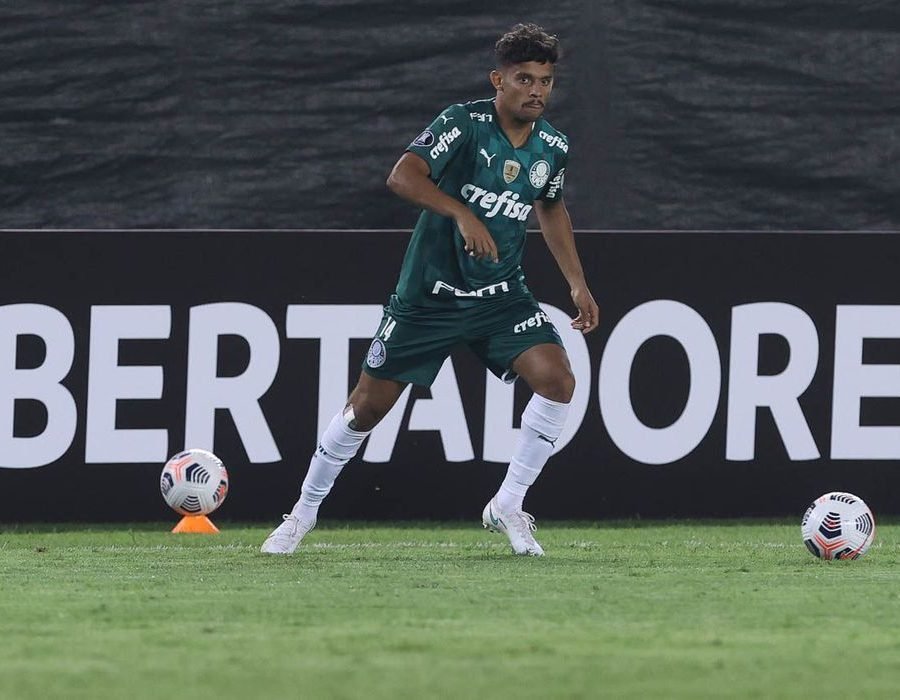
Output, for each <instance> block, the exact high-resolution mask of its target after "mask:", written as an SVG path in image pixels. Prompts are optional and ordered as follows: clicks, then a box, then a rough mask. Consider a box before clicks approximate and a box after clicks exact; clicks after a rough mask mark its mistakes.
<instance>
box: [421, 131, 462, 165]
mask: <svg viewBox="0 0 900 700" xmlns="http://www.w3.org/2000/svg"><path fill="white" fill-rule="evenodd" d="M460 136H462V132H461V131H460V130H459V127H458V126H454V127H453V128H452V129H450V131H445V132H444V133H443V134H441V135H440V137H439V138H438V141H437V144H436V145H435V147H434V148H432V149H431V151H429V154H430V155H431V160H436V159H437V158H438V156H440V155H441V153H447V152H448V151H449V150H450V144H451V143H453V142H454V141H456V139H457V138H459V137H460Z"/></svg>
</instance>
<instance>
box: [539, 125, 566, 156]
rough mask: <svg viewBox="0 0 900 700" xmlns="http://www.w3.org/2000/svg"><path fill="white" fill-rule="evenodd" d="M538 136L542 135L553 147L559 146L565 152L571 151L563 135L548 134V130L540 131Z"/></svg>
mask: <svg viewBox="0 0 900 700" xmlns="http://www.w3.org/2000/svg"><path fill="white" fill-rule="evenodd" d="M538 136H540V137H541V138H542V139H544V141H546V142H547V144H548V145H549V146H550V147H552V148H558V149H559V150H561V151H562V152H563V153H568V152H569V144H568V143H567V142H566V140H565V139H564V138H563V137H562V136H557V135H556V134H548V133H547V132H546V131H543V130H542V131H539V132H538Z"/></svg>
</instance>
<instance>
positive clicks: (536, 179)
mask: <svg viewBox="0 0 900 700" xmlns="http://www.w3.org/2000/svg"><path fill="white" fill-rule="evenodd" d="M549 179H550V163H548V162H547V161H546V160H537V161H535V162H534V163H532V164H531V167H530V168H529V169H528V181H529V182H530V183H531V184H532V186H533V187H537V188H538V189H541V188H542V187H543V186H544V185H546V184H547V180H549Z"/></svg>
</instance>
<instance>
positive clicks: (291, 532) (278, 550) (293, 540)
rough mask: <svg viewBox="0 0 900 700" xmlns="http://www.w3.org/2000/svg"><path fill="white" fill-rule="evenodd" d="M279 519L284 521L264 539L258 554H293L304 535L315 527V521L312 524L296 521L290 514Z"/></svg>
mask: <svg viewBox="0 0 900 700" xmlns="http://www.w3.org/2000/svg"><path fill="white" fill-rule="evenodd" d="M281 517H282V518H283V519H284V522H283V523H281V525H279V526H278V527H276V528H275V529H274V530H272V532H271V533H270V534H269V536H268V537H266V541H265V542H263V543H262V547H260V548H259V551H260V552H262V553H264V554H293V553H294V550H295V549H297V546H298V545H299V544H300V542H302V541H303V538H304V537H305V536H306V533H307V532H309V531H310V530H312V529H313V528H314V527H315V526H316V521H315V520H313V521H312V522H307V521H305V520H298V519H297V517H296V516H294V515H291V514H290V513H288V514H287V515H283V516H281Z"/></svg>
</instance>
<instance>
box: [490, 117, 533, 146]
mask: <svg viewBox="0 0 900 700" xmlns="http://www.w3.org/2000/svg"><path fill="white" fill-rule="evenodd" d="M497 121H498V122H499V123H500V128H501V129H503V133H504V134H506V138H508V139H509V142H510V143H511V144H512V145H513V147H514V148H521V147H522V146H524V145H525V142H526V141H528V139H529V138H530V137H531V132H532V131H533V130H534V122H530V121H521V120H519V119H516V118H514V117H511V116H509V115H504V114H503V113H502V112H500V111H499V110H498V112H497Z"/></svg>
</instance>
